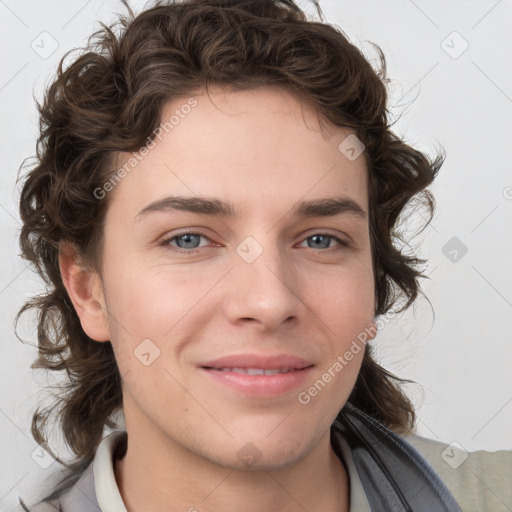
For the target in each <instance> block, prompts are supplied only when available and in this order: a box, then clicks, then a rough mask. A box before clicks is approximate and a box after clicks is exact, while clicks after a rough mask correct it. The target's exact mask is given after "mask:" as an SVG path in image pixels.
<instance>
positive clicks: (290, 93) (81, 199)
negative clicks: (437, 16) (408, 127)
mask: <svg viewBox="0 0 512 512" xmlns="http://www.w3.org/2000/svg"><path fill="white" fill-rule="evenodd" d="M119 27H120V29H121V30H120V32H119V34H116V33H115V30H116V28H115V27H110V28H109V27H106V26H104V28H103V30H102V31H100V32H98V33H96V34H95V39H94V40H93V42H91V44H90V46H89V48H88V50H87V51H86V52H85V53H83V54H82V55H81V56H80V57H79V58H77V59H76V60H75V61H74V62H73V63H72V64H71V65H70V66H69V67H67V68H66V69H65V70H64V69H63V68H62V63H61V67H60V68H59V70H58V76H57V78H56V80H55V81H54V83H53V84H52V85H51V86H50V88H49V89H48V91H47V93H46V96H45V99H44V103H43V104H42V105H41V106H40V114H41V136H40V139H39V141H38V164H37V165H36V166H35V167H34V168H33V169H32V170H31V171H30V172H29V173H28V174H27V176H26V177H25V179H24V185H23V189H22V194H21V200H20V211H21V217H22V221H23V227H22V231H21V239H20V241H21V247H22V250H23V255H24V257H25V258H27V259H28V260H29V261H31V262H32V263H34V264H35V265H36V267H37V269H38V270H39V272H40V273H41V275H42V276H43V277H45V278H46V279H47V281H48V282H49V283H50V285H51V289H50V291H49V292H48V293H47V294H46V295H43V296H40V297H39V298H37V299H36V300H35V301H33V302H30V303H27V305H26V306H25V307H24V308H23V309H22V312H23V311H25V310H27V309H30V308H32V307H35V308H38V309H39V311H40V320H39V322H40V323H39V331H38V341H39V358H38V360H37V361H36V365H38V366H39V367H42V368H47V369H48V370H54V371H62V370H65V371H66V372H67V375H68V377H69V380H68V381H67V385H66V387H65V388H64V389H63V394H62V396H61V397H60V398H59V400H58V402H57V403H56V404H54V406H53V407H52V408H49V409H45V410H43V411H40V410H38V411H36V413H35V415H34V419H33V425H32V430H33V434H34V437H35V439H36V440H37V441H38V442H40V443H46V441H47V437H46V428H47V426H48V424H49V420H50V418H51V416H52V414H56V416H57V421H58V422H59V425H60V427H61V429H62V434H63V436H64V438H65V440H66V442H67V444H68V445H69V447H70V448H71V450H72V451H73V453H74V454H75V455H76V459H75V461H74V463H72V464H70V463H67V467H68V468H69V474H68V475H67V477H66V478H65V479H63V481H62V483H61V485H59V486H58V487H57V488H56V489H52V492H51V493H49V494H48V495H47V496H46V497H45V499H42V500H41V502H40V503H38V504H36V505H35V506H31V507H30V506H28V505H27V504H25V503H24V502H23V501H20V510H33V511H35V512H46V511H50V510H51V511H53V510H63V511H65V512H74V511H76V512H78V511H80V512H82V511H83V512H88V511H97V510H101V511H102V512H113V511H122V512H125V511H128V512H142V511H144V512H153V511H159V512H163V511H177V510H183V511H186V510H188V511H196V510H197V511H199V512H203V511H205V512H206V511H212V512H213V511H223V512H230V511H235V510H241V509H242V510H245V511H247V512H250V511H256V510H258V511H259V510H265V511H268V512H272V511H281V512H284V511H286V512H292V511H303V510H308V511H317V510H318V511H319V510H329V511H338V512H342V511H343V512H348V511H351V512H355V511H357V512H362V511H369V510H373V511H394V512H397V511H411V510H413V511H434V510H435V511H438V512H441V511H456V510H461V509H464V510H490V508H486V507H487V504H488V502H487V501H486V500H487V499H488V498H487V497H486V496H487V494H486V491H485V489H483V487H482V486H481V485H480V486H475V485H472V484H471V482H472V481H473V480H472V479H473V476H472V474H476V475H477V476H478V472H479V468H480V469H481V468H482V467H484V465H485V464H487V463H488V461H489V460H490V459H488V458H487V456H486V455H485V454H484V453H477V454H476V455H473V454H472V455H471V456H470V459H469V461H467V462H466V463H464V464H463V465H461V466H460V467H459V468H457V469H453V468H451V467H450V466H448V465H447V464H446V462H445V461H444V460H443V459H442V458H441V451H442V450H443V449H444V448H446V446H445V445H444V444H442V443H437V442H434V441H430V440H425V439H422V438H420V437H419V436H416V435H415V434H414V432H413V428H414V421H415V413H414V409H413V407H412V404H411V402H410V401H409V399H408V398H407V396H406V395H405V393H404V392H403V391H402V390H401V389H400V386H399V384H400V381H401V379H399V378H397V377H395V376H393V375H392V374H390V373H389V372H387V371H386V370H385V369H384V368H382V367H381V366H379V364H378V363H377V362H376V361H375V360H374V358H373V356H372V350H371V345H369V344H368V342H369V341H371V340H372V339H373V338H374V337H375V335H376V333H377V331H378V320H379V318H380V317H382V316H383V315H385V314H389V313H390V312H391V311H393V307H395V309H396V308H397V306H399V302H400V299H405V300H404V301H403V302H402V304H401V309H402V310H403V309H406V308H407V307H409V306H410V305H411V304H412V303H413V302H414V300H415V299H416V297H417V295H418V293H419V282H418V280H419V278H420V277H422V273H421V272H420V270H419V269H418V268H417V267H418V264H419V263H421V260H419V259H417V258H415V257H412V256H409V255H406V254H403V253H402V252H401V251H400V250H399V249H398V248H397V247H396V246H395V244H394V230H395V228H396V226H397V224H398V222H399V221H400V214H401V212H402V211H403V209H404V207H405V206H406V205H407V204H408V203H409V201H410V200H411V199H413V198H415V199H417V198H418V197H419V198H422V199H423V200H424V202H425V205H426V206H427V208H429V209H430V212H432V211H433V204H434V203H433V197H432V195H431V194H430V192H429V191H428V190H427V187H428V185H430V184H431V183H432V181H433V180H434V178H435V176H436V174H437V172H438V170H439V168H440V166H441V162H442V157H441V156H439V157H438V158H437V159H435V160H434V161H431V160H429V159H428V158H427V157H426V156H425V155H424V154H422V153H421V152H419V151H418V150H416V149H414V148H412V147H411V146H409V145H407V144H406V143H405V142H404V141H402V140H401V139H400V138H399V137H397V136H396V135H395V134H394V133H393V132H392V131H391V129H390V126H389V123H388V118H387V111H386V100H387V96H386V88H385V80H386V77H385V66H384V57H383V56H381V58H382V63H383V65H382V68H381V70H380V73H379V72H377V71H375V70H374V69H373V68H372V67H371V65H370V64H369V63H368V61H367V60H366V59H365V58H364V56H363V55H362V54H361V52H360V51H359V50H358V49H357V48H356V47H355V46H353V45H352V44H351V43H350V42H349V41H348V40H347V39H346V37H345V36H344V35H343V34H342V33H341V31H340V30H338V29H336V28H334V27H332V26H330V25H328V24H326V23H320V22H313V21H308V20H307V19H306V17H305V15H304V13H303V12H302V11H301V10H300V9H299V8H298V7H297V5H296V4H294V3H293V2H292V1H291V0H287V1H280V2H278V1H270V0H264V1H261V0H258V1H256V0H254V1H235V0H229V1H221V0H186V1H183V2H177V3H165V2H160V3H159V4H158V5H156V6H154V7H151V8H148V9H146V10H145V11H143V12H142V13H140V14H139V15H137V16H134V15H133V13H131V16H130V17H126V18H121V19H120V26H119ZM119 418H121V421H120V422H117V420H119ZM120 425H122V426H121V427H120ZM106 428H110V429H114V430H115V431H114V432H113V433H110V434H109V435H107V436H105V431H106ZM414 446H416V447H417V449H415V448H414ZM45 447H46V448H48V449H50V448H49V447H48V445H47V444H45ZM502 455H503V459H502V460H500V461H499V463H500V464H499V465H497V466H496V465H495V466H494V467H490V466H489V465H488V464H487V466H485V467H486V471H491V472H494V473H492V475H493V478H494V482H495V485H496V487H495V489H494V491H495V492H498V494H499V495H500V496H502V497H504V498H503V500H506V499H507V498H506V493H507V492H508V493H509V490H507V480H506V478H507V476H506V475H503V474H502V473H503V469H504V468H507V466H506V465H507V464H509V465H510V462H511V460H512V458H511V457H508V458H506V457H507V456H508V455H509V454H502ZM496 460H497V459H496V458H495V459H494V461H496ZM445 466H446V467H445ZM489 467H490V469H489ZM479 500H480V501H479ZM473 506H474V507H475V508H472V507H473ZM493 510H498V508H494V509H493Z"/></svg>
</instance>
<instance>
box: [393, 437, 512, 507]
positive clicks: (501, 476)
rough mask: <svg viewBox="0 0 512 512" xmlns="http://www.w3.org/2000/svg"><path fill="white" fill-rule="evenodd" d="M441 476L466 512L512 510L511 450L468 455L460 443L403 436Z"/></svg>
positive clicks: (484, 451) (475, 452) (479, 452)
mask: <svg viewBox="0 0 512 512" xmlns="http://www.w3.org/2000/svg"><path fill="white" fill-rule="evenodd" d="M401 437H402V439H404V441H406V442H407V443H409V444H410V445H411V446H412V447H413V448H415V449H416V451H417V452H418V453H419V454H420V455H421V456H422V457H423V458H424V459H425V460H426V461H427V462H428V464H429V465H430V466H431V467H432V469H433V470H434V471H435V472H436V473H437V474H438V475H439V477H440V478H441V480H443V482H444V483H445V485H446V486H447V487H448V489H449V490H450V492H451V493H452V494H453V496H454V497H455V499H456V500H457V501H458V502H459V503H460V505H461V507H462V510H463V511H466V510H467V511H470V510H492V511H493V512H502V511H503V512H509V511H510V510H512V450H499V451H495V452H489V451H486V450H477V451H474V452H467V451H466V450H464V448H463V447H462V446H460V445H459V444H458V443H450V444H448V443H443V442H440V441H435V440H433V439H427V438H425V437H421V436H418V435H416V434H407V435H404V436H401Z"/></svg>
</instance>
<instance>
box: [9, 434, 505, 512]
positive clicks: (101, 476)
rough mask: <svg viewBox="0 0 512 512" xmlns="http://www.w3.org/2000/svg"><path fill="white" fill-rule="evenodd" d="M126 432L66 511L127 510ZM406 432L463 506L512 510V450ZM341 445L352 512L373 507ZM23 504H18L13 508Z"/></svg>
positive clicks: (43, 509)
mask: <svg viewBox="0 0 512 512" xmlns="http://www.w3.org/2000/svg"><path fill="white" fill-rule="evenodd" d="M125 435H126V432H124V431H116V432H113V433H111V434H109V435H108V436H106V437H105V438H104V439H103V440H102V442H101V443H100V445H99V446H98V449H97V451H96V455H95V458H94V460H93V462H92V463H91V464H90V465H89V467H88V468H87V469H86V470H85V471H84V473H83V474H82V476H81V477H80V479H79V480H78V481H77V482H76V483H75V485H74V486H73V487H72V488H71V489H70V490H69V491H68V492H67V493H66V494H64V495H63V496H62V497H61V499H60V503H61V504H62V510H63V512H127V510H126V507H125V505H124V503H123V499H122V497H121V494H120V492H119V489H118V487H117V484H116V479H115V475H114V466H113V454H114V449H115V446H116V443H117V442H119V441H120V440H122V438H123V436H125ZM402 438H403V439H404V440H405V441H406V442H408V443H409V444H410V445H412V446H413V447H414V448H415V449H416V450H417V451H418V452H419V453H420V455H421V456H422V457H423V458H424V459H425V460H426V461H427V462H428V463H429V465H430V466H431V467H432V468H433V469H434V471H435V472H436V473H437V474H438V475H439V476H440V477H441V479H442V480H443V482H444V483H445V485H446V486H447V487H448V489H449V490H450V491H451V493H452V494H453V496H454V497H455V499H456V500H457V501H458V503H459V504H460V506H461V508H462V510H463V511H464V512H512V450H501V451H497V452H487V451H483V450H479V451H475V452H469V453H468V454H466V453H462V452H457V449H456V448H455V449H453V448H451V447H450V446H449V445H447V444H444V443H441V442H438V441H434V440H431V439H426V438H423V437H420V436H417V435H414V434H409V435H406V436H403V437H402ZM340 445H341V449H342V455H343V459H344V461H345V463H346V466H347V470H348V476H349V480H350V512H372V511H371V509H370V505H369V503H368V500H367V498H366V494H365V492H364V488H363V485H362V483H361V480H360V478H359V475H358V473H357V469H356V467H355V465H354V460H353V458H352V454H351V450H350V447H349V446H348V444H347V443H346V442H345V441H344V440H343V439H342V440H341V442H340ZM466 455H467V457H466ZM57 506H58V505H57V504H56V503H54V504H53V505H49V504H43V503H40V504H38V505H35V506H33V507H29V508H30V510H31V511H33V512H55V511H56V510H58V508H55V507H57ZM22 510H23V509H22V508H21V506H19V507H18V508H17V509H16V510H15V511H12V512H22ZM373 512H378V511H373ZM433 512H435V511H433Z"/></svg>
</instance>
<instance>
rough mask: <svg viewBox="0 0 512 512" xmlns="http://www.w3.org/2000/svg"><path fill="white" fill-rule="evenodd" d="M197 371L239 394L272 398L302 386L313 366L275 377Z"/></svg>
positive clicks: (207, 370) (204, 370) (205, 370)
mask: <svg viewBox="0 0 512 512" xmlns="http://www.w3.org/2000/svg"><path fill="white" fill-rule="evenodd" d="M199 369H200V370H201V371H202V372H203V373H205V374H206V375H208V376H209V377H210V378H211V379H213V380H215V381H216V382H220V383H221V384H224V385H225V386H227V387H229V388H231V389H234V390H236V391H239V392H241V393H245V394H247V395H251V396H256V397H272V396H278V395H282V394H284V393H286V392H288V391H291V390H293V389H294V388H297V387H298V386H300V385H301V384H303V383H304V381H305V380H306V379H307V378H308V377H309V375H310V374H311V370H312V369H313V366H308V367H307V368H303V369H302V370H294V371H292V372H288V373H278V374H275V375H248V374H246V373H236V372H230V371H220V370H213V369H208V368H199Z"/></svg>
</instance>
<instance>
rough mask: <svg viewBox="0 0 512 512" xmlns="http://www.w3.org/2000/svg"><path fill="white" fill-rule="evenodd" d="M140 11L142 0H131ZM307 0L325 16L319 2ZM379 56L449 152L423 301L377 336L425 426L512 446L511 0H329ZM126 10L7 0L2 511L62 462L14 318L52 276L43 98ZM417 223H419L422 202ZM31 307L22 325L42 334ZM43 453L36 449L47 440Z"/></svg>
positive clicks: (406, 108)
mask: <svg viewBox="0 0 512 512" xmlns="http://www.w3.org/2000/svg"><path fill="white" fill-rule="evenodd" d="M132 5H133V6H134V7H135V8H136V10H137V11H139V10H140V8H141V7H142V6H143V5H144V2H140V1H138V2H135V1H133V2H132ZM300 5H301V6H302V7H303V8H305V9H306V10H307V12H308V13H310V14H311V15H312V16H313V17H316V11H315V10H314V8H312V7H310V6H308V3H307V2H304V1H302V2H300ZM321 6H322V8H323V11H324V14H325V16H326V18H327V20H328V22H330V23H332V24H336V25H339V26H340V27H341V28H342V29H343V30H344V32H345V33H346V34H347V35H348V36H349V37H350V39H351V40H352V41H353V42H354V43H355V44H357V45H358V46H359V47H360V48H362V49H363V51H364V52H365V53H366V54H367V55H368V56H369V57H374V56H375V54H374V53H373V50H372V48H371V45H370V44H369V43H368V41H373V42H375V43H377V44H378V45H380V47H381V48H382V49H383V51H384V54H385V55H386V58H387V63H388V73H389V76H390V78H391V79H392V80H393V81H392V83H391V84H390V86H389V91H390V110H391V112H392V114H393V116H394V118H398V116H399V114H402V117H401V118H400V119H399V121H398V122H397V123H396V125H395V127H394V130H395V131H396V132H397V133H399V134H400V135H402V136H404V137H405V139H406V140H407V141H408V142H409V143H412V144H413V145H415V146H416V147H418V148H419V149H422V150H424V151H426V152H427V153H429V154H430V155H432V154H434V152H435V150H436V148H439V147H441V146H442V147H443V148H444V149H445V151H446V153H447V159H446V162H445V165H444V166H443V168H442V169H441V172H440V175H439V178H438V180H437V183H436V184H435V185H434V187H433V188H432V190H433V192H434V194H435V195H436V199H437V210H436V214H435V217H434V219H433V222H432V224H431V225H430V226H429V227H427V228H426V229H425V231H423V232H422V233H421V234H420V235H418V236H416V237H415V238H413V239H412V240H410V244H411V246H412V247H413V248H414V249H415V250H416V251H417V252H418V253H419V255H420V256H422V257H424V258H427V259H428V261H429V263H428V274H429V275H430V277H431V280H430V281H423V285H422V286H423V290H424V292H425V294H426V296H427V297H428V299H429V300H430V303H431V305H430V304H429V302H428V301H427V300H425V299H424V298H420V299H419V300H418V302H417V304H416V306H415V307H414V308H412V309H410V310H409V311H408V312H406V313H405V314H403V315H402V316H401V317H395V318H393V319H391V320H390V321H389V322H386V324H385V327H384V328H383V329H382V331H381V332H380V333H379V334H378V336H377V338H376V339H375V340H374V342H373V344H374V345H375V346H376V347H377V353H378V355H379V358H380V361H381V363H382V364H383V365H384V366H385V367H386V368H388V369H389V370H391V371H393V372H394V373H396V374H397V375H398V376H400V377H403V378H409V379H412V380H414V381H416V382H417V383H418V384H417V385H408V386H407V388H406V389H407V392H408V393H409V395H410V396H411V398H412V399H413V401H414V403H415V405H416V407H417V413H418V429H417V433H418V434H419V435H421V436H424V437H428V438H431V439H436V440H439V441H443V442H445V443H446V444H449V443H452V442H456V443H458V444H459V445H460V446H462V447H463V448H465V449H466V450H469V451H471V450H477V449H486V450H498V449H511V448H512V428H511V425H512V372H510V368H511V367H512V336H511V321H510V319H511V318H512V315H511V312H512V276H511V272H510V262H511V255H512V241H511V236H510V233H512V173H511V166H510V161H511V157H512V154H511V140H512V137H511V136H512V128H511V120H512V73H511V64H510V63H511V62H512V32H511V31H510V27H511V21H512V1H510V0H501V1H495V0H492V1H487V0H478V1H476V0H473V1H468V0H464V1H463V0H459V1H454V0H452V1H444V2H440V1H426V0H416V1H412V0H391V1H389V0H386V1H382V0H380V1H378V0H372V1H370V0H362V1H361V0H357V1H356V0H352V1H334V0H330V1H326V2H321ZM115 12H124V11H123V8H122V5H121V3H120V2H119V1H99V0H90V1H85V0H80V1H78V0H73V1H68V2H62V1H60V0H59V1H57V0H51V1H45V2H41V1H35V0H32V1H29V0H24V1H18V2H15V1H14V0H0V23H1V25H0V37H1V49H2V53H1V64H0V66H1V75H0V107H1V112H2V116H1V119H2V122H1V125H0V129H1V138H0V140H1V144H0V151H1V159H0V161H1V164H2V169H1V174H0V180H1V182H0V183H1V187H0V191H1V197H0V230H1V237H2V243H1V244H0V250H1V261H2V265H1V269H0V311H1V317H0V321H1V332H2V338H3V339H2V344H1V350H2V358H1V360H0V364H1V370H0V372H1V373H0V374H1V388H0V392H1V394H0V432H1V434H2V435H1V437H0V449H1V460H2V465H1V469H0V509H2V510H4V509H6V508H9V507H10V506H12V505H13V504H14V503H15V502H16V495H17V494H22V495H24V496H26V497H30V496H31V495H32V494H37V493H39V492H40V489H39V488H38V487H37V486H36V482H40V481H41V480H42V479H43V478H45V477H46V476H48V475H49V474H50V473H51V472H52V471H53V470H55V469H57V467H58V464H57V463H52V460H51V458H50V459H49V458H48V457H43V458H41V457H38V456H37V455H38V453H40V448H38V447H37V445H36V443H35V441H34V440H33V439H32V437H31V435H30V420H31V415H32V412H33V409H34V406H35V403H36V402H37V401H39V400H42V399H43V393H42V390H43V386H44V384H45V383H52V382H55V379H54V378H53V377H52V376H49V377H46V376H44V375H43V374H40V373H36V372H32V371H31V370H30V369H29V366H30V363H31V362H32V361H33V359H34V357H35V349H34V348H33V347H31V346H30V345H28V344H22V343H21V342H20V341H19V340H18V339H17V338H16V337H15V335H14V329H13V319H14V317H15V314H16V313H17V311H18V309H19V308H20V307H21V306H22V304H23V302H24V301H25V300H27V298H28V297H30V296H31V295H33V294H34V293H35V292H37V291H38V290H41V289H43V285H42V283H41V282H40V280H39V278H38V276H37V275H35V274H34V273H33V272H32V271H31V270H30V269H28V268H27V267H26V265H25V263H24V262H23V260H22V259H21V258H20V257H19V248H18V240H17V237H18V233H19V228H20V223H19V216H18V204H17V201H18V198H19V188H18V186H16V184H15V180H16V175H17V172H18V168H19V166H20V164H21V163H22V161H23V159H24V158H25V157H30V156H32V155H34V154H35V141H36V138H37V135H38V130H37V124H38V117H37V111H36V107H35V104H34V101H33V99H32V93H33V92H34V93H35V94H36V96H37V98H38V99H41V94H42V90H43V87H44V86H45V84H46V83H48V82H49V80H51V77H52V75H53V73H54V70H55V68H56V66H57V64H58V61H59V60H60V58H61V57H62V56H63V54H64V53H65V52H66V51H67V50H69V49H71V48H74V47H81V46H83V45H84V44H85V42H86V38H87V36H88V35H90V34H91V33H92V32H93V31H94V30H97V29H99V28H100V27H99V24H98V20H101V21H103V22H106V23H108V22H110V21H112V19H113V16H114V15H113V13H115ZM410 221H411V222H410V226H411V227H414V226H416V224H417V223H418V222H420V221H421V214H420V213H419V212H417V213H416V214H414V213H412V216H411V218H410ZM35 325H36V323H35V317H34V315H32V316H30V315H25V317H24V318H22V320H21V322H20V329H19V332H20V334H21V335H22V337H23V338H24V339H28V340H30V341H31V342H32V343H35V342H36V330H35ZM37 450H39V452H38V451H37Z"/></svg>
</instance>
